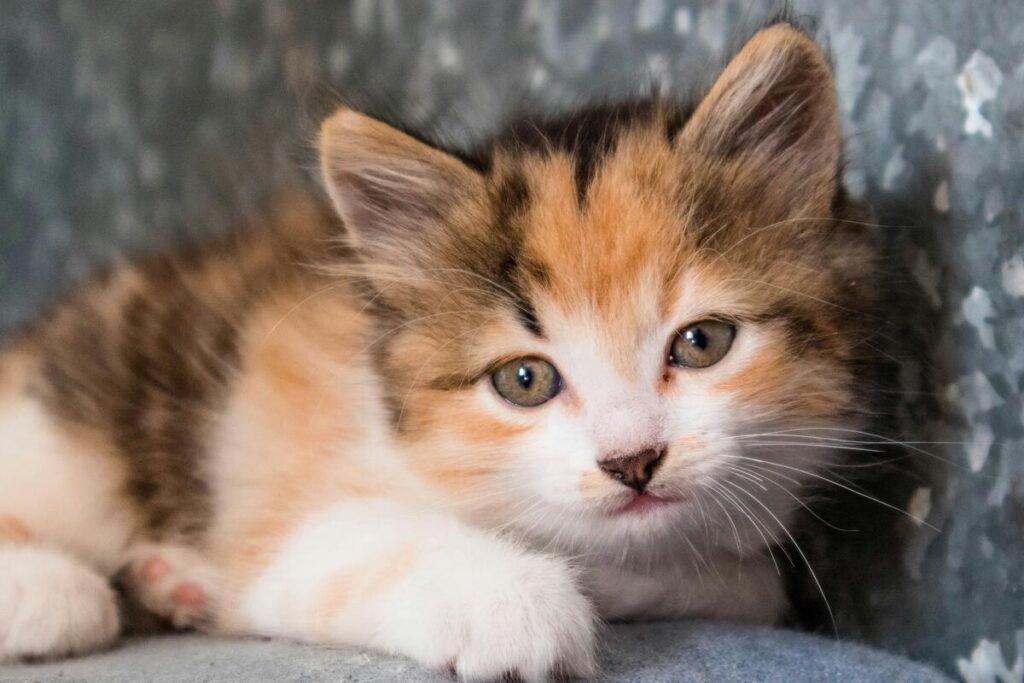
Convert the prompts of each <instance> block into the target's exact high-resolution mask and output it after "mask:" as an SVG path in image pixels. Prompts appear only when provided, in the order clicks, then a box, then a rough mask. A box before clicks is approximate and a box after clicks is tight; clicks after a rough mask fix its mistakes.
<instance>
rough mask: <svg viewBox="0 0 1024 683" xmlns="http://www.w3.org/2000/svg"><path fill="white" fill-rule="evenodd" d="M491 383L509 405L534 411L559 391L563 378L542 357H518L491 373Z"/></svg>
mask: <svg viewBox="0 0 1024 683" xmlns="http://www.w3.org/2000/svg"><path fill="white" fill-rule="evenodd" d="M491 384H493V385H494V390H495V391H497V392H498V395H499V396H501V397H502V398H503V399H505V400H506V401H508V402H509V403H514V404H515V405H517V406H522V407H524V408H535V407H536V406H539V405H541V404H542V403H547V402H548V401H550V400H551V399H553V398H554V397H555V396H557V395H558V392H560V391H561V390H562V376H561V375H559V374H558V370H556V369H555V366H554V365H552V364H551V363H549V362H547V361H546V360H544V359H543V358H531V357H527V358H517V359H515V360H511V361H509V362H507V363H505V364H504V365H502V366H501V367H500V368H498V369H497V370H495V371H494V373H493V374H492V375H491Z"/></svg>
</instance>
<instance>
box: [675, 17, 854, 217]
mask: <svg viewBox="0 0 1024 683" xmlns="http://www.w3.org/2000/svg"><path fill="white" fill-rule="evenodd" d="M681 139H682V142H683V143H684V145H685V147H686V148H689V149H696V150H697V151H699V152H702V153H704V154H707V155H708V156H710V157H718V158H726V159H735V160H737V161H740V162H742V163H744V164H748V163H749V164H750V166H749V167H750V168H751V169H753V170H756V171H760V172H763V173H764V174H766V175H767V176H768V177H770V178H772V180H773V184H775V183H781V185H775V186H776V187H777V188H778V189H780V190H783V191H789V192H794V193H797V194H795V195H793V196H792V197H791V199H794V200H795V199H796V198H797V196H798V195H799V194H800V193H807V192H811V193H813V194H818V193H827V194H829V196H831V193H832V192H833V190H834V183H835V177H836V173H837V172H838V165H839V160H840V155H841V145H842V137H841V134H840V127H839V114H838V107H837V103H836V94H835V85H834V83H833V80H832V70H831V68H830V66H829V63H828V60H827V58H826V57H825V54H824V53H823V52H822V50H821V48H819V47H818V46H817V45H816V44H815V43H814V41H812V40H811V39H810V38H808V37H807V36H805V35H804V34H803V33H801V32H800V31H798V30H797V29H795V28H793V27H792V26H789V25H787V24H776V25H774V26H771V27H769V28H766V29H763V30H761V31H759V32H758V33H756V34H755V35H754V36H753V38H751V39H750V40H749V41H748V42H747V44H746V45H744V46H743V49H742V50H740V52H739V54H737V55H736V56H735V57H734V58H733V59H732V61H731V62H729V64H728V66H726V68H725V70H724V71H723V72H722V75H721V76H719V78H718V80H717V81H716V82H715V84H714V85H713V86H712V88H711V91H710V92H709V93H708V95H707V96H706V97H705V98H704V100H703V101H702V102H701V103H700V105H699V106H698V107H697V109H696V111H695V112H694V113H693V116H692V117H691V118H690V120H689V122H688V123H687V124H686V127H685V128H684V130H683V134H682V138H681ZM818 198H819V199H821V197H820V196H819V197H818Z"/></svg>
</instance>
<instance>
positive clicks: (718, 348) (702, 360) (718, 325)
mask: <svg viewBox="0 0 1024 683" xmlns="http://www.w3.org/2000/svg"><path fill="white" fill-rule="evenodd" d="M735 337H736V328H735V327H734V326H732V325H730V324H729V323H724V322H722V321H721V320H701V321H700V322H695V323H693V324H691V325H687V326H686V327H684V328H683V329H681V330H679V333H678V334H676V336H675V338H674V339H673V340H672V349H671V351H669V355H668V362H669V363H671V364H672V365H676V366H679V367H683V368H706V367H708V366H709V365H714V364H715V363H717V362H718V361H720V360H722V359H723V358H725V354H727V353H729V349H730V348H731V347H732V340H733V339H735Z"/></svg>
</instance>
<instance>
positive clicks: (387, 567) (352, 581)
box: [317, 546, 417, 638]
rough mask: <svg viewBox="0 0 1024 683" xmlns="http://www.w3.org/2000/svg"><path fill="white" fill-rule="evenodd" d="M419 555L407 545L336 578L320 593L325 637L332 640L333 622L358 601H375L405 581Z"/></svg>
mask: <svg viewBox="0 0 1024 683" xmlns="http://www.w3.org/2000/svg"><path fill="white" fill-rule="evenodd" d="M416 556H417V552H416V549H415V548H414V547H412V546H403V547H402V548H399V549H398V550H396V551H394V552H392V553H389V554H387V555H385V556H384V557H381V558H376V559H374V560H370V561H368V562H364V563H361V564H360V565H359V566H358V567H356V568H354V569H350V570H347V571H344V572H342V573H340V574H337V575H336V576H334V577H333V578H332V579H331V580H330V581H329V582H328V584H327V586H326V588H324V590H323V592H322V593H321V594H320V599H319V601H318V602H319V605H318V607H317V610H318V612H319V615H320V622H321V623H320V628H321V629H322V631H323V632H324V637H325V638H329V637H330V622H331V620H332V619H333V618H334V617H335V616H336V615H337V614H338V613H339V612H341V611H343V610H344V609H346V608H347V607H348V606H349V605H351V604H352V603H354V602H359V601H362V600H371V599H373V598H374V597H376V596H378V595H380V594H381V593H383V592H384V591H386V590H387V589H388V588H390V587H391V586H393V585H395V583H397V582H398V581H399V580H401V579H402V577H404V576H405V575H406V574H408V573H409V571H410V570H411V569H412V567H413V566H414V564H415V561H416Z"/></svg>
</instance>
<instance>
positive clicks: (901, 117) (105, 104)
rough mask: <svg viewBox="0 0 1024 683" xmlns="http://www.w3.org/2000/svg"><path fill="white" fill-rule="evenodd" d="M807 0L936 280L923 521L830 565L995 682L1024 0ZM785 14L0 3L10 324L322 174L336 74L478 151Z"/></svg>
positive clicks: (1020, 352)
mask: <svg viewBox="0 0 1024 683" xmlns="http://www.w3.org/2000/svg"><path fill="white" fill-rule="evenodd" d="M795 8H796V10H797V11H798V13H807V14H810V15H814V16H817V17H818V18H819V19H820V27H821V32H820V33H821V35H822V36H825V37H827V39H828V41H829V43H830V45H831V49H832V51H833V53H834V55H835V62H836V70H837V78H838V85H839V93H840V98H841V100H842V106H843V113H844V116H845V119H846V124H847V133H848V140H849V141H848V156H849V170H848V182H849V185H850V187H851V189H852V190H853V192H854V193H855V194H857V195H859V196H862V197H864V198H865V199H866V200H867V201H868V202H869V203H870V204H871V205H872V206H873V207H874V208H875V209H876V211H877V214H878V216H879V220H880V222H881V223H882V224H883V225H882V227H880V228H879V230H880V232H881V233H882V235H883V240H884V242H885V244H886V248H887V250H888V253H889V255H890V257H891V258H890V265H891V267H892V268H893V269H897V270H898V271H899V273H898V274H899V275H901V276H902V277H903V280H902V282H903V283H904V286H905V288H906V289H907V290H908V291H909V290H913V292H914V293H915V295H916V298H915V300H916V301H917V302H918V303H917V304H916V305H914V306H911V307H902V308H895V309H894V311H893V313H892V315H893V316H900V319H899V320H897V321H895V322H896V327H897V328H899V329H903V330H905V331H906V340H909V342H910V343H911V345H915V344H916V345H918V346H919V347H920V352H919V353H916V354H911V358H910V359H909V360H907V361H905V362H903V363H902V364H901V366H900V376H901V389H902V393H901V395H900V401H901V404H900V406H901V407H900V415H901V419H902V422H903V429H904V433H905V434H906V438H908V439H913V440H916V441H921V442H929V443H921V444H919V445H918V446H917V447H918V448H920V452H917V453H916V455H915V456H914V457H915V458H917V459H919V460H921V461H922V465H923V467H922V469H923V471H924V475H923V476H922V478H921V479H920V480H919V481H918V482H917V484H915V486H914V488H913V490H912V491H911V493H912V496H911V497H910V498H909V501H905V500H899V501H896V502H898V504H899V505H901V506H907V507H908V508H909V510H910V512H911V513H912V514H913V515H915V516H918V517H920V518H924V519H926V520H927V524H917V523H915V522H912V521H906V520H904V521H899V522H897V527H898V530H899V534H900V535H901V537H902V538H903V544H902V546H892V547H891V548H885V549H884V551H885V552H887V553H888V554H889V555H890V556H893V558H891V559H895V562H893V563H891V564H890V565H885V570H884V572H881V571H876V572H874V573H872V571H871V566H881V565H878V564H877V563H875V564H873V565H871V566H868V563H869V558H870V557H872V555H870V554H861V553H860V549H861V548H863V547H866V545H867V544H869V543H870V541H871V537H872V530H871V529H870V528H866V529H862V530H861V531H860V532H858V534H859V535H857V541H856V542H853V543H851V544H850V545H851V548H854V549H857V552H852V551H851V552H849V553H847V555H839V556H837V557H833V558H832V564H833V565H844V564H845V565H848V566H846V567H845V569H844V567H842V566H840V567H838V568H837V567H835V566H832V567H830V568H829V570H828V573H829V576H828V577H826V587H827V591H828V592H829V593H830V594H832V595H833V602H834V606H835V607H836V609H837V612H838V613H839V616H840V619H839V621H840V632H841V633H843V634H846V635H850V636H854V637H861V638H865V639H868V640H871V641H873V642H876V643H880V644H882V645H884V646H886V647H889V648H891V649H894V650H898V651H902V652H906V653H909V654H911V655H912V656H916V657H919V658H923V659H929V660H931V661H934V662H936V663H937V664H939V665H940V666H942V667H944V668H945V669H947V670H949V671H951V672H956V671H959V672H960V673H961V675H962V676H963V677H964V678H965V679H967V680H969V681H972V682H976V683H983V682H984V683H989V682H992V683H995V681H996V680H998V679H996V678H995V677H994V676H995V673H996V672H999V671H1000V670H1001V669H1000V667H1005V668H1006V671H1005V674H1006V677H1005V678H1003V679H1001V680H1003V681H1004V682H1006V683H1008V682H1009V681H1017V682H1019V681H1021V680H1024V429H1022V426H1021V423H1022V420H1024V401H1022V393H1024V228H1022V223H1021V205H1022V200H1024V138H1022V132H1024V3H1021V2H1019V0H1008V1H997V0H989V1H987V2H974V3H969V2H952V1H940V0H908V1H906V2H899V3H895V2H888V1H887V0H863V1H861V2H840V1H839V0H834V1H833V2H825V1H818V2H813V1H810V0H808V1H807V2H796V3H795ZM774 9H775V5H774V4H771V3H768V2H765V1H762V0H741V1H722V2H707V3H699V2H685V3H677V2H669V1H668V0H643V1H641V2H636V3H631V2H614V1H612V0H605V1H603V2H587V3H584V2H566V3H548V2H527V3H512V2H501V3H497V2H495V3H483V2H459V1H442V0H439V1H437V2H430V3H427V2H398V1H397V0H377V1H375V0H365V1H361V2H352V3H343V2H303V3H293V4H285V3H281V2H263V3H254V2H237V1H234V0H218V1H217V2H164V1H159V0H148V1H146V2H131V3H128V2H99V1H91V2H60V3H56V2H32V3H29V2H21V1H20V0H0V331H2V330H5V329H6V330H9V329H11V328H13V327H15V326H16V325H17V324H18V323H20V322H21V321H24V320H25V319H27V318H29V317H31V316H32V315H33V314H35V313H36V312H37V311H39V310H40V308H41V307H42V306H44V305H45V304H46V303H47V302H49V301H51V300H52V299H53V298H54V297H55V296H57V295H59V293H60V292H62V291H65V290H66V289H67V287H68V286H69V284H70V283H71V282H73V281H74V280H75V279H77V278H80V277H82V276H84V275H86V274H87V273H89V272H90V271H91V270H93V269H94V268H95V267H96V266H97V265H99V264H104V263H109V262H111V261H113V260H115V259H117V258H119V257H121V256H123V255H125V254H126V253H129V252H133V251H136V250H138V249H140V248H153V247H156V246H160V245H164V244H168V243H174V242H177V241H180V240H182V239H185V238H193V237H201V236H203V235H206V234H211V233H215V232H216V231H218V230H220V229H223V228H224V227H225V226H226V225H228V224H229V223H232V222H234V221H237V220H238V219H244V218H245V217H247V216H250V215H252V214H253V213H255V212H257V211H258V207H259V205H260V201H261V198H262V197H263V195H264V190H265V189H266V188H268V187H271V186H274V185H276V184H282V183H289V182H293V181H294V179H295V178H296V177H301V174H302V168H303V165H304V164H307V163H308V160H309V156H308V153H307V140H308V134H309V130H310V127H309V115H307V114H305V113H304V112H306V111H308V108H307V107H306V106H305V105H304V104H303V102H308V101H310V100H311V99H312V94H313V93H316V92H317V91H318V90H319V89H321V86H322V85H323V84H325V83H329V84H332V85H333V86H334V87H336V88H337V90H338V91H339V92H342V93H347V94H351V95H354V96H356V98H357V99H359V98H370V99H373V100H374V101H376V102H380V101H389V102H391V103H392V104H393V106H394V107H395V108H396V109H397V110H398V111H401V112H404V113H405V114H406V116H408V117H409V118H411V119H412V120H413V121H414V122H416V123H422V124H425V125H434V126H439V127H440V129H441V130H443V131H445V132H446V133H447V134H448V135H450V136H452V137H454V138H456V139H469V138H473V137H476V136H479V135H482V134H483V133H484V132H485V131H486V130H487V129H488V127H490V126H492V125H494V123H495V122H496V121H498V120H500V119H501V118H502V117H503V116H504V115H505V114H506V113H508V112H509V111H511V110H514V109H519V108H522V107H523V106H524V103H537V104H544V105H546V106H567V105H570V104H572V103H573V102H577V101H581V100H586V99H587V98H588V97H594V96H601V97H608V96H614V95H616V94H623V93H627V92H631V91H634V90H635V89H637V88H638V87H641V86H643V85H644V84H646V85H652V84H656V85H659V86H661V87H664V88H668V89H676V90H682V91H686V90H689V89H692V88H694V87H699V86H701V85H703V84H706V83H707V82H708V78H709V76H710V74H711V73H712V71H713V69H714V67H715V66H717V65H720V64H721V61H722V58H723V55H724V54H725V53H726V52H728V51H729V50H730V49H731V48H733V47H734V46H735V45H736V42H737V40H738V38H739V37H740V36H742V35H744V34H745V33H746V32H747V30H748V29H749V28H750V27H751V26H753V25H755V24H756V23H757V22H759V21H760V20H762V19H763V18H764V17H766V16H767V15H769V14H771V13H772V11H773V10H774ZM937 441H942V442H947V443H930V442H937ZM940 459H941V460H940ZM942 460H945V461H948V464H945V463H943V462H942ZM931 527H934V528H931ZM851 533H852V532H851ZM876 550H877V549H876ZM894 553H898V555H893V554H894ZM844 572H845V573H844ZM883 574H884V575H883ZM864 576H869V577H871V583H870V585H868V586H866V587H865V586H860V587H859V588H857V589H856V590H854V589H852V588H850V586H852V585H854V584H855V583H856V580H857V578H858V577H859V578H863V577H864ZM862 583H863V582H862ZM1014 667H1016V668H1014Z"/></svg>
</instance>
